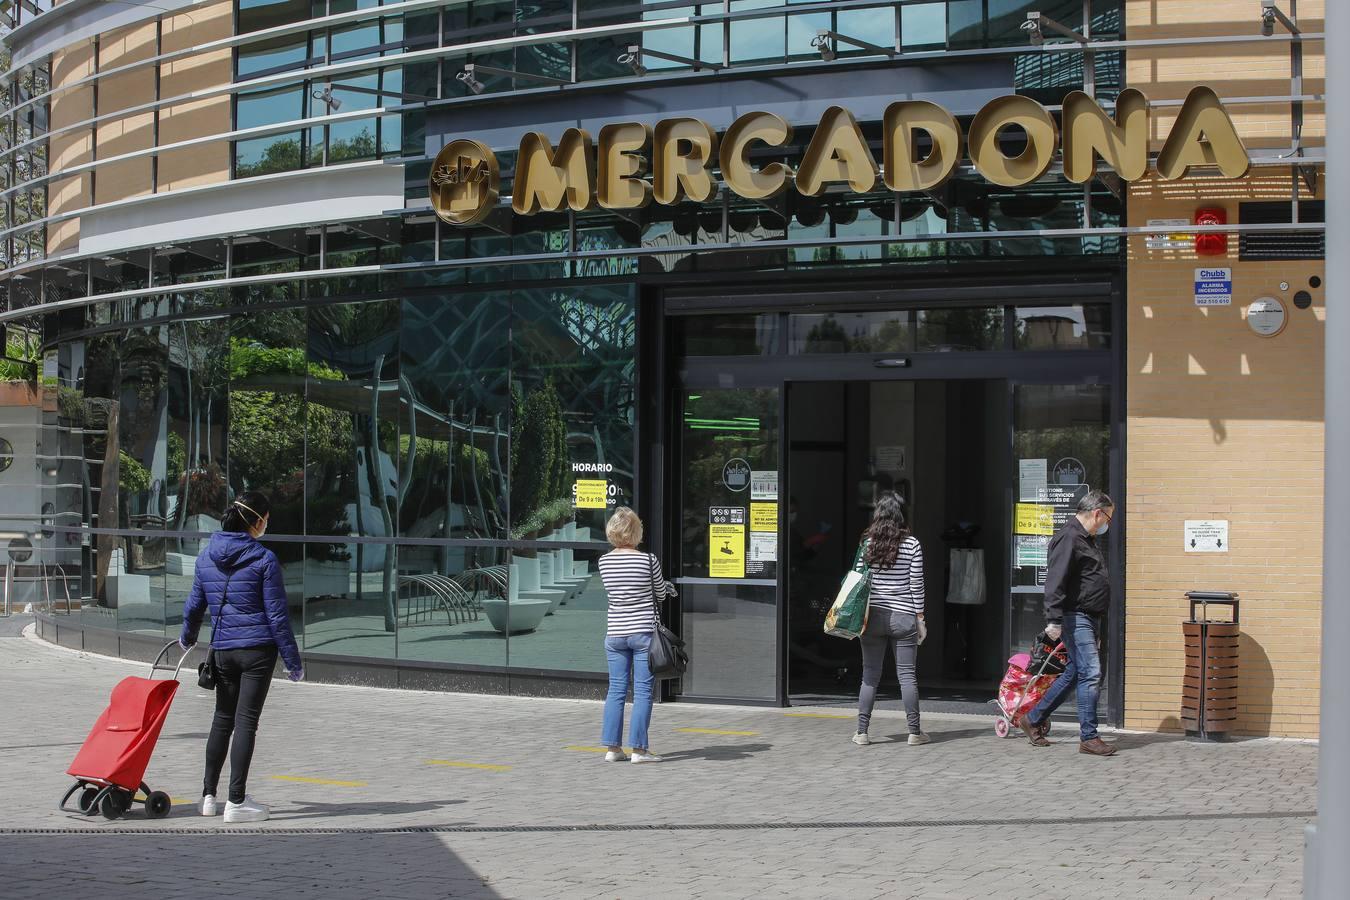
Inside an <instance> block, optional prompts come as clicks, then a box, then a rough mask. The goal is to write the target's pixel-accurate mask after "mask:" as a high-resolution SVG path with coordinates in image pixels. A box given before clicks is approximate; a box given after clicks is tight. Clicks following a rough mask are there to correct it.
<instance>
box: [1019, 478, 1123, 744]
mask: <svg viewBox="0 0 1350 900" xmlns="http://www.w3.org/2000/svg"><path fill="white" fill-rule="evenodd" d="M1115 511H1116V507H1115V504H1114V503H1112V502H1111V498H1110V497H1108V496H1106V494H1104V493H1102V492H1101V491H1088V493H1087V494H1086V495H1084V497H1083V499H1081V500H1079V501H1078V513H1077V515H1074V516H1070V517H1069V521H1067V522H1065V523H1064V527H1062V528H1060V530H1059V531H1058V532H1056V533H1055V536H1054V537H1052V538H1051V539H1050V550H1049V560H1048V565H1047V566H1046V572H1045V618H1046V622H1047V623H1048V624H1047V625H1046V626H1045V633H1046V635H1047V636H1048V637H1049V638H1050V640H1052V641H1057V640H1059V639H1060V638H1061V636H1062V637H1063V639H1064V647H1065V649H1067V650H1068V651H1069V665H1068V667H1066V668H1065V669H1064V673H1063V674H1062V675H1060V676H1059V677H1058V678H1056V679H1055V683H1054V684H1053V685H1051V686H1050V690H1048V691H1046V692H1045V696H1044V697H1042V698H1041V702H1040V703H1037V704H1036V707H1035V708H1034V709H1032V710H1031V712H1029V713H1027V714H1026V715H1025V716H1023V717H1022V723H1021V724H1022V730H1023V731H1025V732H1026V733H1027V737H1029V738H1030V739H1031V744H1032V746H1034V747H1047V746H1049V744H1050V742H1049V741H1047V740H1046V739H1045V732H1046V725H1048V724H1049V722H1050V714H1051V713H1053V712H1054V711H1055V710H1056V709H1057V708H1058V707H1059V705H1060V704H1061V703H1063V702H1064V701H1065V700H1066V699H1068V696H1069V692H1070V691H1073V690H1074V689H1075V688H1077V693H1078V731H1079V738H1080V740H1081V743H1080V744H1079V745H1078V750H1079V752H1081V753H1090V754H1092V755H1093V756H1110V755H1111V754H1113V753H1115V752H1116V748H1115V747H1114V746H1113V745H1111V744H1108V743H1106V742H1105V741H1103V740H1102V739H1101V738H1100V737H1098V736H1097V697H1098V695H1099V694H1100V693H1101V684H1102V665H1101V658H1100V656H1099V655H1098V653H1097V641H1098V638H1099V636H1100V635H1101V630H1102V624H1103V621H1104V620H1105V618H1106V610H1107V607H1108V606H1110V605H1111V583H1110V579H1109V578H1108V577H1107V572H1106V560H1104V559H1103V558H1102V553H1101V548H1100V547H1099V546H1098V541H1097V539H1098V538H1099V537H1100V536H1101V535H1104V534H1106V529H1107V528H1109V527H1110V525H1111V519H1112V517H1113V516H1114V515H1115Z"/></svg>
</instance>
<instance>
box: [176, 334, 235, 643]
mask: <svg viewBox="0 0 1350 900" xmlns="http://www.w3.org/2000/svg"><path fill="white" fill-rule="evenodd" d="M164 328H165V329H166V330H167V331H168V340H169V379H168V391H169V394H168V418H169V422H168V426H169V427H168V448H167V459H168V462H167V473H166V474H167V479H166V481H167V484H168V503H167V516H168V523H167V527H168V530H170V531H200V532H212V531H216V530H218V529H219V528H220V518H219V517H220V515H221V513H222V511H223V510H224V509H225V506H226V504H227V503H228V502H229V485H228V483H227V480H226V478H227V472H228V467H227V460H226V455H225V451H226V423H227V421H228V417H229V405H230V399H229V374H230V370H229V363H230V355H229V338H230V323H229V320H228V319H226V318H224V317H221V318H217V319H205V320H196V321H180V322H173V323H171V324H169V325H166V326H164ZM204 544H205V541H204V540H201V539H197V538H170V539H168V541H167V547H166V550H165V554H164V574H165V591H166V595H167V599H166V607H167V612H166V618H167V623H168V625H170V626H171V627H174V628H176V627H178V626H181V625H182V615H183V603H184V601H185V600H186V599H187V595H188V591H189V590H190V589H191V587H192V576H193V573H194V572H195V571H196V558H197V555H198V554H199V553H200V552H201V551H202V549H204Z"/></svg>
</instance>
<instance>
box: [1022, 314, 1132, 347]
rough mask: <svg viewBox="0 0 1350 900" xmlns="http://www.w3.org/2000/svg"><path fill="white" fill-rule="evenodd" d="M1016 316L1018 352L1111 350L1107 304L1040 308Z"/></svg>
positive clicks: (1109, 317)
mask: <svg viewBox="0 0 1350 900" xmlns="http://www.w3.org/2000/svg"><path fill="white" fill-rule="evenodd" d="M1015 312H1016V316H1017V319H1016V324H1015V328H1016V331H1015V333H1014V338H1015V341H1016V343H1015V346H1016V348H1017V349H1018V350H1105V349H1108V348H1109V347H1110V346H1111V307H1110V306H1109V305H1108V304H1105V303H1091V304H1085V305H1078V304H1075V305H1073V306H1040V307H1032V308H1024V309H1018V310H1016V311H1015Z"/></svg>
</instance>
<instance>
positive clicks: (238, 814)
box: [225, 795, 272, 824]
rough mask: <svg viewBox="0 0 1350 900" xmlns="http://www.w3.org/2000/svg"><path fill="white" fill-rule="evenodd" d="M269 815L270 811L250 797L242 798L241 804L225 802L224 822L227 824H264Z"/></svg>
mask: <svg viewBox="0 0 1350 900" xmlns="http://www.w3.org/2000/svg"><path fill="white" fill-rule="evenodd" d="M271 815H272V811H271V810H270V809H268V808H267V807H266V806H264V805H263V804H261V803H259V802H258V801H257V800H254V799H253V797H252V796H251V795H250V796H246V797H244V802H243V803H234V802H232V801H230V800H226V801H225V821H226V822H227V823H229V824H233V823H235V822H266V821H267V819H268V817H269V816H271Z"/></svg>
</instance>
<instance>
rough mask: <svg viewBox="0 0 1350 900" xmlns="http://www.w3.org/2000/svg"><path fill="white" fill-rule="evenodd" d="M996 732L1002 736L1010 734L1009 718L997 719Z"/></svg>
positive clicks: (995, 723)
mask: <svg viewBox="0 0 1350 900" xmlns="http://www.w3.org/2000/svg"><path fill="white" fill-rule="evenodd" d="M994 734H996V735H998V736H999V737H1001V738H1005V737H1007V736H1008V720H1007V719H998V720H997V721H995V722H994Z"/></svg>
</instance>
